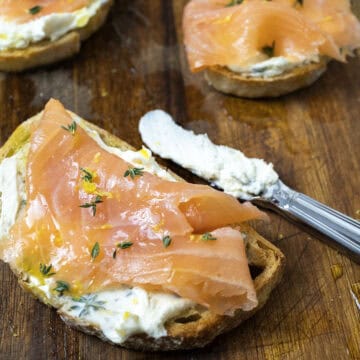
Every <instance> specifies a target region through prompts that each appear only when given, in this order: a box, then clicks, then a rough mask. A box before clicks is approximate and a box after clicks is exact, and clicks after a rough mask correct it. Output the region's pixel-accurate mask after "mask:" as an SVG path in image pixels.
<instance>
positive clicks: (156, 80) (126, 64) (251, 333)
mask: <svg viewBox="0 0 360 360" xmlns="http://www.w3.org/2000/svg"><path fill="white" fill-rule="evenodd" d="M185 3H186V1H183V0H176V1H175V0H173V1H171V0H163V1H160V0H152V1H146V0H131V1H130V0H127V1H126V0H124V1H116V4H115V6H114V8H113V10H112V12H111V14H110V17H109V19H108V22H107V24H106V25H105V26H104V27H103V28H102V29H101V30H100V31H99V32H98V33H97V34H95V35H94V36H93V37H92V38H91V39H89V40H88V41H87V42H86V43H84V44H83V48H82V51H81V53H80V54H79V55H78V56H76V57H74V58H73V59H71V60H68V61H65V62H62V63H60V64H57V65H54V66H51V67H48V68H45V69H39V70H35V71H29V72H26V73H23V74H17V75H7V74H0V109H1V110H0V136H1V144H3V142H4V141H5V140H6V139H7V138H8V136H9V135H10V134H11V132H12V131H13V130H14V129H15V127H16V126H17V125H18V124H19V123H20V122H22V121H24V120H25V119H26V118H28V117H30V116H31V115H33V114H35V113H36V112H38V111H39V110H41V109H42V108H43V106H44V104H45V103H46V101H47V100H48V99H49V98H50V97H55V98H57V99H60V100H61V101H62V102H63V103H64V104H65V105H66V106H67V107H68V108H69V109H71V110H73V111H75V112H77V113H78V114H79V115H81V116H82V117H84V118H86V119H88V120H90V121H93V122H95V123H96V124H98V125H99V126H102V127H104V128H105V129H106V130H109V131H110V132H113V133H114V134H116V135H118V136H120V137H122V138H124V139H127V140H128V141H129V142H130V143H131V144H132V145H134V146H137V147H139V146H140V145H141V140H140V137H139V134H138V130H137V124H138V120H139V118H140V117H141V115H143V114H144V113H145V112H146V111H148V110H151V109H154V108H162V109H165V110H167V111H168V112H170V113H171V114H172V115H173V116H174V117H175V118H176V120H177V121H178V122H179V123H180V124H182V125H183V126H184V127H185V128H188V129H193V130H194V131H195V132H207V133H208V134H209V137H210V138H211V139H212V140H213V141H214V142H216V143H219V144H226V145H229V146H232V147H235V148H239V149H242V150H243V151H244V152H245V153H246V154H247V155H248V156H254V157H261V158H264V159H266V160H267V161H271V162H273V163H274V166H275V169H276V170H277V171H278V172H279V174H280V176H281V178H282V179H283V180H284V182H285V183H287V184H288V185H290V186H291V187H293V188H294V189H297V190H299V191H301V192H304V193H306V194H308V195H310V196H312V197H314V198H316V199H318V200H320V201H322V202H324V203H326V204H328V205H330V206H332V207H334V208H335V209H338V210H340V211H342V212H344V213H346V214H348V215H350V216H352V217H354V218H357V219H359V218H360V191H359V185H360V181H359V180H360V175H359V174H360V115H359V113H360V112H359V109H360V72H359V65H360V59H358V58H355V59H350V60H349V62H348V63H347V64H341V63H335V62H333V63H331V64H330V65H329V69H328V71H327V73H326V74H325V75H324V76H323V77H322V78H321V79H320V80H319V81H318V82H317V83H316V84H315V85H314V86H312V87H311V88H308V89H305V90H302V91H299V92H297V93H295V94H293V95H290V96H286V97H283V98H280V99H276V100H260V101H250V100H243V99H237V98H234V97H230V96H225V95H222V94H220V93H217V92H216V91H214V90H212V89H211V88H209V86H208V85H207V84H206V83H205V81H204V79H203V77H202V74H196V75H193V74H191V73H190V72H189V70H188V67H187V63H186V60H185V56H184V49H183V47H182V44H181V42H182V32H181V17H182V10H183V6H184V4H185ZM355 6H357V8H356V11H357V13H358V15H359V14H360V8H359V2H358V1H356V4H355ZM167 165H169V167H170V168H171V169H173V170H174V171H176V172H178V173H179V174H180V175H181V176H183V177H185V178H186V179H187V180H189V181H195V182H198V181H199V179H197V178H195V177H194V176H192V175H190V174H189V173H188V172H186V171H184V170H182V169H180V168H179V167H177V166H175V165H173V164H171V163H167ZM269 215H270V217H271V219H272V222H271V224H270V225H266V224H260V225H258V226H257V230H258V231H259V232H260V233H261V234H263V235H264V236H265V237H266V238H267V239H269V240H270V241H272V242H273V243H274V244H276V245H277V246H278V247H280V248H281V249H282V251H283V252H284V254H285V255H286V257H287V266H286V271H285V275H284V278H283V280H282V282H281V284H280V285H279V286H278V288H277V289H276V290H275V291H274V292H273V294H272V296H271V298H270V300H269V302H268V303H267V305H266V306H265V307H264V308H263V310H261V311H260V312H259V313H257V314H256V315H255V316H254V317H253V318H252V319H250V320H248V321H247V322H246V323H245V324H243V326H241V327H240V328H238V329H236V330H234V331H232V332H231V333H228V334H225V335H223V336H221V337H220V338H218V339H217V340H216V341H215V342H214V343H213V344H212V345H210V346H208V347H207V348H205V349H202V350H197V351H191V352H185V353H173V354H142V353H136V352H132V351H127V350H123V349H122V348H120V347H115V346H111V345H108V344H106V343H103V342H101V341H100V340H98V339H97V338H94V337H91V336H87V335H84V334H82V333H80V332H78V331H75V330H72V329H70V328H69V327H67V326H66V325H65V324H64V323H63V322H62V321H61V320H60V318H59V317H58V315H57V314H56V312H55V311H54V310H52V309H49V308H47V307H46V306H44V305H43V304H41V303H39V302H38V301H36V300H34V299H33V298H32V297H31V296H30V295H28V294H26V293H25V292H24V291H23V290H21V289H20V288H19V287H18V285H17V281H16V278H15V276H14V275H13V274H12V273H11V271H10V270H9V268H8V266H7V265H5V264H3V263H1V264H0V282H1V283H0V288H1V290H0V359H1V360H7V359H34V360H35V359H107V360H111V359H154V360H155V359H192V360H198V359H199V360H200V359H213V360H215V359H216V360H217V359H224V360H225V359H226V360H227V359H334V360H338V359H360V309H358V308H357V306H356V303H355V301H354V299H353V298H352V295H351V286H352V285H353V284H355V283H357V282H360V266H359V265H357V264H356V263H355V262H352V261H351V260H349V258H347V257H346V256H344V255H342V254H341V253H340V252H338V251H336V250H334V249H333V248H332V247H330V246H329V244H330V242H329V241H328V240H326V239H322V240H319V239H318V238H317V237H316V236H314V234H313V233H311V234H310V233H309V232H308V230H309V229H307V228H306V227H299V226H298V225H296V224H292V223H290V222H288V221H287V220H285V219H284V218H282V217H281V216H279V215H276V214H273V213H269ZM335 264H339V265H340V266H342V268H343V276H342V277H341V278H339V279H338V280H336V281H335V280H334V278H333V276H332V273H331V267H332V266H333V265H335Z"/></svg>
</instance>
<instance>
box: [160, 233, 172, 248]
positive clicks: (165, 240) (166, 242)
mask: <svg viewBox="0 0 360 360" xmlns="http://www.w3.org/2000/svg"><path fill="white" fill-rule="evenodd" d="M162 243H163V246H164V247H165V248H167V247H168V246H169V245H170V244H171V237H170V236H169V235H166V236H164V237H163V239H162Z"/></svg>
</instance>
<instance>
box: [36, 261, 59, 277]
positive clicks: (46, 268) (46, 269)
mask: <svg viewBox="0 0 360 360" xmlns="http://www.w3.org/2000/svg"><path fill="white" fill-rule="evenodd" d="M51 269H52V265H51V264H50V265H46V264H42V263H40V272H41V273H42V274H43V275H44V276H47V277H49V276H53V275H55V274H56V273H54V272H50V271H51Z"/></svg>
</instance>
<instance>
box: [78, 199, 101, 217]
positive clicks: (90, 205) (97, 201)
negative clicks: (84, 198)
mask: <svg viewBox="0 0 360 360" xmlns="http://www.w3.org/2000/svg"><path fill="white" fill-rule="evenodd" d="M102 202H104V201H103V200H102V197H101V196H100V195H96V198H95V200H94V201H91V202H87V203H85V204H82V205H79V207H81V208H91V209H92V214H93V216H95V215H96V206H97V205H98V204H100V203H102Z"/></svg>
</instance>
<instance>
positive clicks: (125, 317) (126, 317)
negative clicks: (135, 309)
mask: <svg viewBox="0 0 360 360" xmlns="http://www.w3.org/2000/svg"><path fill="white" fill-rule="evenodd" d="M130 316H131V314H130V313H129V312H128V311H125V312H124V315H123V319H124V320H125V321H126V320H127V319H128V318H129V317H130Z"/></svg>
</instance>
